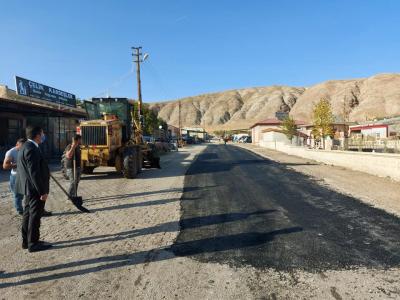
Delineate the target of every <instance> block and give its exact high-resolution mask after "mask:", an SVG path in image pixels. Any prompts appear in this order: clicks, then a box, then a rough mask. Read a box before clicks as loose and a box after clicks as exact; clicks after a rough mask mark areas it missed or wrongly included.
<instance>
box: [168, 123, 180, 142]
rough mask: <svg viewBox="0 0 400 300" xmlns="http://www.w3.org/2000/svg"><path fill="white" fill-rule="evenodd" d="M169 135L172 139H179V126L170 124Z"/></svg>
mask: <svg viewBox="0 0 400 300" xmlns="http://www.w3.org/2000/svg"><path fill="white" fill-rule="evenodd" d="M168 135H169V137H170V138H172V139H177V138H178V137H179V128H178V127H175V126H173V125H168Z"/></svg>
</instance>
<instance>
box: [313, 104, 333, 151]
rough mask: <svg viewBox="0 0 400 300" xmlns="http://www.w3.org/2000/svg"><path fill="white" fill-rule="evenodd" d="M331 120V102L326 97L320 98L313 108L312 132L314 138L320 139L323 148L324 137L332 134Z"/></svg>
mask: <svg viewBox="0 0 400 300" xmlns="http://www.w3.org/2000/svg"><path fill="white" fill-rule="evenodd" d="M333 122H334V116H333V114H332V107H331V103H330V102H329V100H328V99H326V98H322V99H321V100H320V101H319V102H318V103H317V104H315V105H314V108H313V125H314V128H313V130H312V134H313V135H314V137H315V138H317V139H319V138H321V139H322V143H323V147H324V149H325V138H326V137H327V136H333V134H334V131H333V125H332V124H333Z"/></svg>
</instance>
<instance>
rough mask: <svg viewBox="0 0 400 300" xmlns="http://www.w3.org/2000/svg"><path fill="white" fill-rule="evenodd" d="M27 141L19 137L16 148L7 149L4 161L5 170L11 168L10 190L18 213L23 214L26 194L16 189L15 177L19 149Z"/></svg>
mask: <svg viewBox="0 0 400 300" xmlns="http://www.w3.org/2000/svg"><path fill="white" fill-rule="evenodd" d="M25 142H26V139H19V140H18V141H17V144H16V145H15V147H14V148H11V149H10V150H8V151H7V153H6V156H5V158H4V162H3V169H4V170H11V172H10V190H11V192H12V193H13V196H14V207H15V209H16V210H17V213H18V214H19V215H21V216H22V214H23V212H24V209H23V206H22V199H23V198H24V195H21V194H18V193H17V192H16V191H15V179H16V178H17V158H18V151H19V149H20V148H21V147H22V145H23V144H24V143H25Z"/></svg>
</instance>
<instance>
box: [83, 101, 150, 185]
mask: <svg viewBox="0 0 400 300" xmlns="http://www.w3.org/2000/svg"><path fill="white" fill-rule="evenodd" d="M85 108H86V111H87V114H88V117H89V120H85V121H82V122H81V123H80V126H79V130H78V133H79V132H80V134H81V136H82V144H81V168H82V172H83V173H86V174H90V173H93V170H94V169H95V168H96V167H99V166H109V167H115V169H116V170H117V172H121V173H122V174H123V175H124V177H126V178H135V177H136V175H137V174H138V173H139V172H140V171H141V169H142V167H143V164H144V163H145V164H146V165H150V166H152V165H153V164H154V162H153V155H152V154H153V153H152V150H151V148H150V147H148V146H147V145H145V144H143V142H142V133H141V130H140V128H138V126H137V125H136V124H137V123H136V122H135V118H134V111H133V103H130V102H129V101H128V99H126V98H93V99H92V101H91V102H88V101H87V102H85Z"/></svg>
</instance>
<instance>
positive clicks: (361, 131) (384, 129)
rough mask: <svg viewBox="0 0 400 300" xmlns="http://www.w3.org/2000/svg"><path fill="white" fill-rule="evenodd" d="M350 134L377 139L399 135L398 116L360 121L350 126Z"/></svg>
mask: <svg viewBox="0 0 400 300" xmlns="http://www.w3.org/2000/svg"><path fill="white" fill-rule="evenodd" d="M350 135H351V136H360V137H374V138H377V139H382V138H388V137H399V136H400V117H393V118H385V119H381V120H375V121H368V122H360V124H357V125H354V126H350Z"/></svg>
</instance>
